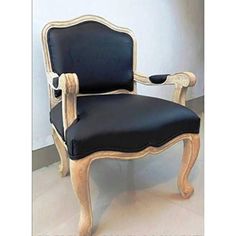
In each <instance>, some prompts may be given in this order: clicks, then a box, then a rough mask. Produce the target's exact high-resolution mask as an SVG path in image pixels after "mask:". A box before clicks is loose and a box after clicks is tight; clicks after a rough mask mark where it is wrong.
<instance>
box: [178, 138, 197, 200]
mask: <svg viewBox="0 0 236 236" xmlns="http://www.w3.org/2000/svg"><path fill="white" fill-rule="evenodd" d="M199 148H200V137H199V135H198V134H193V135H191V137H190V138H189V139H186V140H184V153H183V158H182V164H181V169H180V174H179V177H178V188H179V191H180V194H181V196H182V197H183V198H186V199H187V198H190V197H191V195H192V194H193V192H194V189H193V187H192V185H191V184H190V183H189V181H188V177H189V174H190V171H191V169H192V167H193V165H194V163H195V161H196V159H197V156H198V152H199Z"/></svg>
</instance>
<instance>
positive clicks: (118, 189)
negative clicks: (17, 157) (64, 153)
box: [33, 115, 204, 236]
mask: <svg viewBox="0 0 236 236" xmlns="http://www.w3.org/2000/svg"><path fill="white" fill-rule="evenodd" d="M201 117H202V121H203V115H201ZM182 146H183V145H182V143H178V144H176V145H175V146H174V147H172V148H171V149H169V150H167V151H165V152H163V153H161V154H159V155H158V156H147V157H146V158H143V159H140V160H136V161H117V160H116V161H114V160H99V161H97V162H94V163H93V165H92V168H91V172H90V176H91V180H90V181H91V182H90V183H91V184H90V187H91V196H92V206H93V214H94V215H93V217H94V222H93V225H94V226H93V235H94V236H202V235H203V226H204V225H203V203H204V202H203V198H204V180H203V178H204V162H203V149H204V148H203V122H202V124H201V149H200V153H199V158H198V160H197V162H196V164H195V166H194V168H193V170H192V173H191V175H190V181H191V182H192V184H193V186H194V188H195V193H194V195H193V196H192V197H191V198H190V199H188V200H183V199H182V198H181V197H180V196H179V194H178V189H177V185H176V176H177V173H178V167H179V165H180V160H181V154H182V150H183V147H182ZM57 168H58V163H55V164H52V165H50V166H48V167H44V168H42V169H39V170H36V171H34V172H33V235H34V236H76V233H75V232H76V231H77V225H78V220H79V210H80V208H79V202H78V201H77V199H76V197H75V195H74V193H73V191H72V187H71V183H70V177H69V176H67V177H65V178H61V177H60V176H59V174H58V171H57Z"/></svg>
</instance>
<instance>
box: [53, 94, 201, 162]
mask: <svg viewBox="0 0 236 236" xmlns="http://www.w3.org/2000/svg"><path fill="white" fill-rule="evenodd" d="M77 109H78V113H79V116H78V120H77V121H75V122H74V123H73V124H72V125H71V126H70V127H69V128H68V129H67V131H66V137H65V141H66V143H67V146H68V152H69V155H70V158H71V159H73V160H75V159H80V158H83V157H85V156H87V155H88V154H91V153H93V152H96V151H101V150H103V151H107V150H113V151H123V152H136V151H140V150H142V149H144V148H146V147H148V146H155V147H159V146H162V145H163V144H165V143H166V142H168V141H170V140H171V139H173V138H174V137H176V136H178V135H180V134H184V133H198V132H199V126H200V119H199V117H198V116H197V115H196V114H195V113H194V112H193V111H191V110H190V109H188V108H186V107H184V106H181V105H179V104H176V103H173V102H170V101H166V100H163V99H159V98H151V97H146V96H140V95H130V94H119V95H117V94H116V95H115V94H113V95H94V96H82V97H78V98H77ZM50 117H51V123H52V124H54V126H55V127H56V129H57V131H58V132H59V133H60V135H61V136H62V137H63V124H62V108H61V103H59V104H57V105H56V106H55V107H54V108H53V109H52V110H51V113H50ZM63 138H64V137H63Z"/></svg>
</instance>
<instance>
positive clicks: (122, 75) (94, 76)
mask: <svg viewBox="0 0 236 236" xmlns="http://www.w3.org/2000/svg"><path fill="white" fill-rule="evenodd" d="M42 39H43V47H44V54H45V55H44V56H45V62H46V63H45V64H46V71H49V72H50V71H52V72H55V73H57V74H58V75H60V74H62V73H67V72H68V73H76V74H77V76H78V77H79V84H80V93H84V94H87V93H104V92H110V91H114V90H119V89H125V90H128V91H132V90H133V71H135V69H136V68H135V67H136V55H135V51H136V41H135V38H134V35H133V33H132V31H130V30H128V29H126V28H120V27H117V26H115V25H113V24H111V23H110V22H108V21H106V20H105V19H103V18H101V17H97V16H82V17H79V18H77V19H74V20H71V21H60V22H51V23H49V24H47V25H46V26H45V27H44V30H43V32H42ZM59 95H60V94H59Z"/></svg>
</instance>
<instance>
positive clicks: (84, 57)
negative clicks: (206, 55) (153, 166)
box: [42, 15, 200, 236]
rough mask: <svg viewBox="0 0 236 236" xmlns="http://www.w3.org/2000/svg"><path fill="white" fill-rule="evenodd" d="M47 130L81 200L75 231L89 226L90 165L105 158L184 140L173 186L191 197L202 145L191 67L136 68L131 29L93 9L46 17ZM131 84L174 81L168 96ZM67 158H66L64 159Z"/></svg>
mask: <svg viewBox="0 0 236 236" xmlns="http://www.w3.org/2000/svg"><path fill="white" fill-rule="evenodd" d="M42 44H43V52H44V61H45V68H46V74H47V80H48V85H49V90H48V91H49V97H50V108H51V110H50V122H51V125H52V130H53V132H52V135H53V138H54V142H55V145H56V147H57V150H58V152H59V156H60V159H61V164H60V169H59V170H60V173H61V174H62V176H66V175H67V174H68V172H69V169H70V176H71V182H72V186H73V189H74V192H75V194H76V196H77V197H78V199H79V201H80V221H79V235H80V236H88V235H91V233H92V208H91V200H90V190H89V169H90V166H91V164H92V162H93V161H95V160H98V159H103V158H111V159H123V160H130V159H137V158H141V157H143V156H145V155H147V154H158V153H160V152H162V151H164V150H166V149H167V148H169V147H171V146H172V145H174V144H175V143H177V142H179V141H183V142H184V153H183V159H182V165H181V168H180V173H179V176H178V181H177V184H178V188H179V191H180V194H181V196H182V197H183V198H189V197H190V196H191V195H192V193H193V187H192V186H191V184H190V183H189V181H188V176H189V173H190V171H191V169H192V167H193V165H194V162H195V160H196V158H197V156H198V151H199V145H200V140H199V126H200V119H199V117H198V116H197V115H196V114H195V113H194V112H192V111H191V110H189V109H188V108H186V107H185V106H184V105H185V95H186V91H187V88H188V87H190V86H194V85H195V83H196V77H195V76H194V75H193V74H192V73H190V72H181V73H176V74H173V75H167V74H165V75H153V76H146V75H142V74H139V73H138V72H137V71H136V60H137V58H136V50H137V46H136V40H135V37H134V34H133V32H132V31H130V30H129V29H126V28H121V27H117V26H115V25H113V24H111V23H110V22H108V21H107V20H105V19H103V18H101V17H98V16H92V15H86V16H82V17H79V18H76V19H73V20H69V21H58V22H51V23H48V24H47V25H46V26H45V27H44V29H43V31H42ZM136 83H142V84H145V85H158V84H160V85H168V84H173V85H175V90H174V96H173V102H171V101H166V100H163V99H159V98H151V97H147V96H141V95H137V92H136ZM68 160H69V164H68Z"/></svg>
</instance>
